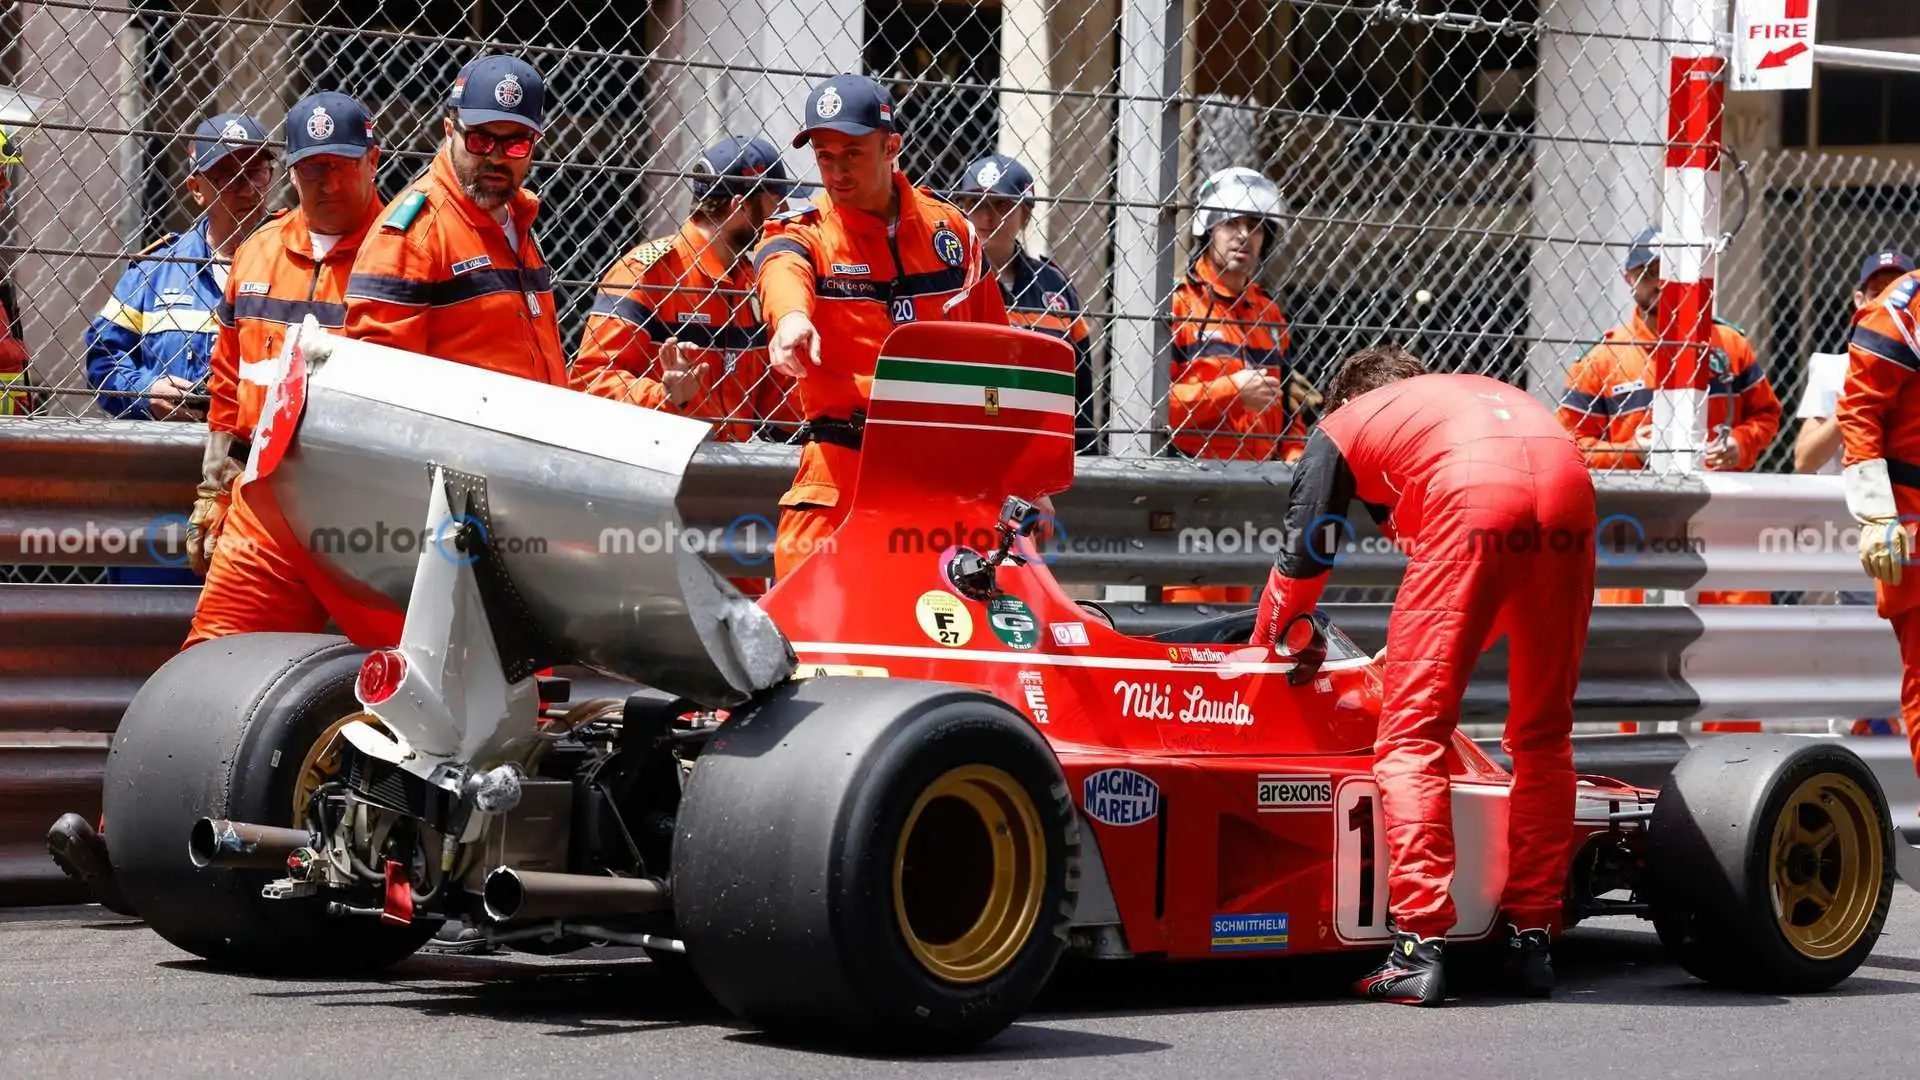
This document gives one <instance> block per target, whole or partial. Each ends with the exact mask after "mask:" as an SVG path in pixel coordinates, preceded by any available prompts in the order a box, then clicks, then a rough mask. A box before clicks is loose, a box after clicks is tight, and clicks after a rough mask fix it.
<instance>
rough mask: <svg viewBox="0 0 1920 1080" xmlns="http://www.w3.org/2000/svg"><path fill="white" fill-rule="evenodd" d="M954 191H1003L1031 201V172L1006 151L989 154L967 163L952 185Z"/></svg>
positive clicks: (1008, 195) (1001, 193)
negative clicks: (956, 182)
mask: <svg viewBox="0 0 1920 1080" xmlns="http://www.w3.org/2000/svg"><path fill="white" fill-rule="evenodd" d="M953 193H954V194H955V195H1005V196H1007V197H1009V198H1014V199H1019V200H1020V201H1021V202H1023V203H1030V202H1032V201H1033V174H1032V173H1030V172H1028V171H1027V167H1026V166H1025V165H1022V164H1020V162H1019V161H1017V160H1015V159H1014V158H1010V157H1008V156H1007V155H1005V154H988V155H987V156H986V157H983V158H981V159H980V160H978V161H976V162H974V163H973V164H971V165H968V166H967V168H966V171H965V172H962V173H961V174H960V182H959V183H958V184H955V185H954V188H953Z"/></svg>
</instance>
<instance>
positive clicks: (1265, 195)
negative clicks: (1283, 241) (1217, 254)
mask: <svg viewBox="0 0 1920 1080" xmlns="http://www.w3.org/2000/svg"><path fill="white" fill-rule="evenodd" d="M1193 201H1194V202H1195V203H1197V204H1198V205H1197V206H1196V207H1195V208H1194V211H1193V235H1195V236H1205V235H1207V234H1208V233H1210V232H1212V231H1213V227H1214V226H1215V225H1218V224H1220V223H1221V222H1223V221H1232V220H1233V219H1234V218H1237V217H1256V218H1260V219H1262V220H1264V221H1267V222H1269V223H1270V224H1271V225H1272V227H1273V228H1275V229H1277V228H1279V227H1280V226H1281V225H1282V224H1284V223H1285V214H1286V207H1285V206H1283V205H1281V203H1280V189H1279V187H1277V186H1275V184H1274V182H1273V181H1271V180H1269V179H1267V178H1266V177H1265V176H1262V175H1260V174H1259V173H1257V172H1255V171H1254V170H1252V169H1248V168H1244V167H1240V166H1235V167H1234V168H1231V169H1221V170H1220V171H1219V172H1217V173H1214V174H1213V175H1212V176H1209V177H1207V180H1206V183H1203V184H1201V185H1200V190H1199V191H1198V192H1197V193H1195V195H1194V198H1193Z"/></svg>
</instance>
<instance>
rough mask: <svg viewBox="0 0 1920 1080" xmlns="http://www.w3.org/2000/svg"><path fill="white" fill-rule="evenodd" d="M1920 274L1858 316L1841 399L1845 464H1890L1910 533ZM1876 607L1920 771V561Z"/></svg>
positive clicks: (1880, 586)
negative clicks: (1887, 630)
mask: <svg viewBox="0 0 1920 1080" xmlns="http://www.w3.org/2000/svg"><path fill="white" fill-rule="evenodd" d="M1916 290H1920V271H1916V272H1914V273H1910V274H1908V275H1906V276H1905V277H1903V278H1901V279H1900V280H1899V281H1897V282H1895V283H1894V284H1893V285H1892V287H1890V288H1889V289H1887V291H1886V292H1883V293H1881V294H1880V298H1879V299H1877V300H1875V301H1874V302H1873V303H1871V304H1868V305H1867V306H1866V307H1864V308H1861V309H1860V310H1859V311H1857V312H1855V313H1854V317H1853V337H1852V339H1851V340H1850V341H1849V342H1848V343H1847V382H1846V386H1845V388H1844V389H1843V390H1842V391H1841V393H1840V408H1839V412H1838V414H1837V415H1838V417H1839V421H1840V443H1841V448H1842V450H1841V457H1840V464H1841V466H1842V467H1843V468H1845V467H1850V466H1852V465H1855V464H1857V463H1859V462H1862V461H1871V460H1875V459H1884V460H1885V461H1886V463H1887V478H1888V479H1889V480H1890V481H1892V485H1891V486H1892V488H1893V505H1894V509H1895V510H1896V511H1897V512H1898V513H1899V520H1900V523H1901V525H1902V526H1903V527H1906V528H1907V529H1908V530H1909V532H1911V531H1912V523H1913V522H1914V521H1916V520H1920V377H1916V376H1920V320H1916V319H1915V314H1914V310H1913V301H1914V293H1915V292H1916ZM1873 584H1874V598H1875V608H1876V610H1878V611H1879V613H1880V617H1881V618H1883V619H1886V620H1887V621H1889V622H1891V623H1892V624H1893V634H1894V637H1895V638H1896V639H1898V640H1899V642H1900V718H1901V720H1902V721H1903V726H1904V727H1905V728H1906V731H1907V744H1908V747H1909V750H1910V751H1911V753H1912V754H1913V759H1914V768H1915V771H1916V772H1917V773H1920V562H1915V561H1910V562H1907V563H1905V564H1904V565H1903V566H1902V568H1901V575H1900V584H1898V585H1889V584H1887V583H1886V582H1884V581H1878V580H1876V581H1874V583H1873Z"/></svg>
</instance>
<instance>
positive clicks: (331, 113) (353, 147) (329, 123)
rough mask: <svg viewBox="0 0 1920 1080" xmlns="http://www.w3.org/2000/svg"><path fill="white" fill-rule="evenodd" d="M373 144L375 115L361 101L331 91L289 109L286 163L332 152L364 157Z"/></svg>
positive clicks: (301, 101)
mask: <svg viewBox="0 0 1920 1080" xmlns="http://www.w3.org/2000/svg"><path fill="white" fill-rule="evenodd" d="M372 146H373V117H371V116H368V115H367V110H366V109H365V107H363V106H362V105H361V104H360V103H359V102H357V101H355V100H353V99H352V98H350V97H348V96H347V95H345V94H340V93H335V92H334V91H331V90H328V91H325V92H323V93H319V94H314V95H312V96H311V97H304V98H301V99H300V100H299V101H298V102H296V103H295V104H294V106H293V108H291V109H288V110H287V164H288V165H297V164H299V163H300V162H302V161H305V160H307V159H308V158H310V157H318V156H319V155H321V154H332V155H335V156H336V157H346V158H363V157H366V156H367V150H368V149H369V148H370V147H372Z"/></svg>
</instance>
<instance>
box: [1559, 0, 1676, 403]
mask: <svg viewBox="0 0 1920 1080" xmlns="http://www.w3.org/2000/svg"><path fill="white" fill-rule="evenodd" d="M1665 6H1666V5H1665V4H1663V3H1661V2H1660V0H1567V2H1565V3H1559V4H1555V5H1554V8H1553V17H1552V19H1551V23H1552V25H1553V26H1554V27H1556V28H1563V32H1560V33H1549V34H1543V35H1542V36H1541V38H1540V42H1539V58H1540V61H1539V63H1540V66H1539V73H1538V75H1537V77H1536V80H1535V82H1534V94H1535V114H1536V116H1537V118H1538V121H1537V124H1536V130H1537V131H1539V132H1541V133H1543V134H1544V135H1545V136H1547V137H1543V138H1541V139H1539V140H1538V141H1536V142H1535V143H1534V162H1535V164H1534V177H1533V191H1532V204H1533V221H1532V223H1531V232H1532V233H1533V235H1534V236H1536V237H1544V238H1545V239H1536V240H1534V241H1533V242H1532V263H1531V272H1530V274H1529V291H1528V296H1529V308H1530V313H1529V323H1528V331H1527V332H1528V336H1529V337H1530V338H1535V339H1546V340H1538V341H1536V342H1535V344H1533V345H1532V347H1531V348H1530V350H1529V353H1528V358H1527V368H1528V377H1529V382H1530V384H1531V388H1532V390H1533V391H1534V393H1535V394H1536V395H1537V396H1540V397H1542V398H1544V399H1556V398H1557V397H1558V395H1559V392H1560V391H1561V389H1562V388H1564V387H1565V385H1566V375H1565V371H1566V369H1567V367H1568V366H1569V365H1571V364H1572V363H1573V362H1574V361H1576V360H1578V359H1579V358H1580V355H1581V354H1582V353H1583V352H1584V351H1585V345H1584V344H1583V343H1584V342H1587V341H1592V340H1595V339H1598V338H1599V336H1600V335H1601V334H1602V333H1604V332H1605V331H1606V330H1607V328H1608V327H1611V326H1615V325H1618V324H1619V323H1620V322H1621V321H1622V319H1623V318H1625V317H1626V313H1627V310H1628V308H1629V307H1630V306H1631V304H1632V295H1631V292H1630V291H1629V290H1628V288H1627V286H1626V283H1625V282H1624V281H1623V280H1622V277H1621V271H1620V267H1621V264H1622V262H1623V260H1624V258H1625V256H1626V247H1627V244H1628V242H1629V241H1631V240H1632V239H1633V237H1634V236H1635V235H1637V234H1638V233H1639V232H1640V230H1642V229H1644V228H1646V227H1648V226H1653V225H1658V224H1659V223H1660V194H1661V191H1660V185H1661V162H1662V159H1663V155H1662V153H1661V149H1660V146H1659V144H1660V143H1661V142H1662V141H1663V140H1664V139H1665V138H1666V115H1667V109H1666V101H1667V87H1666V77H1665V72H1666V69H1667V65H1666V58H1665V53H1664V52H1663V48H1664V47H1663V46H1662V45H1661V44H1659V43H1658V42H1657V41H1606V42H1599V41H1595V40H1593V39H1592V38H1591V37H1590V36H1589V35H1591V34H1594V33H1599V32H1604V33H1609V34H1621V33H1632V34H1641V35H1647V36H1651V37H1658V36H1661V32H1662V27H1663V21H1662V12H1663V10H1664V8H1665ZM1576 140H1594V141H1576ZM1608 142H1611V143H1612V145H1608V144H1607V143H1608ZM1622 143H1633V144H1637V145H1621V144H1622ZM1601 245H1606V246H1601Z"/></svg>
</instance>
